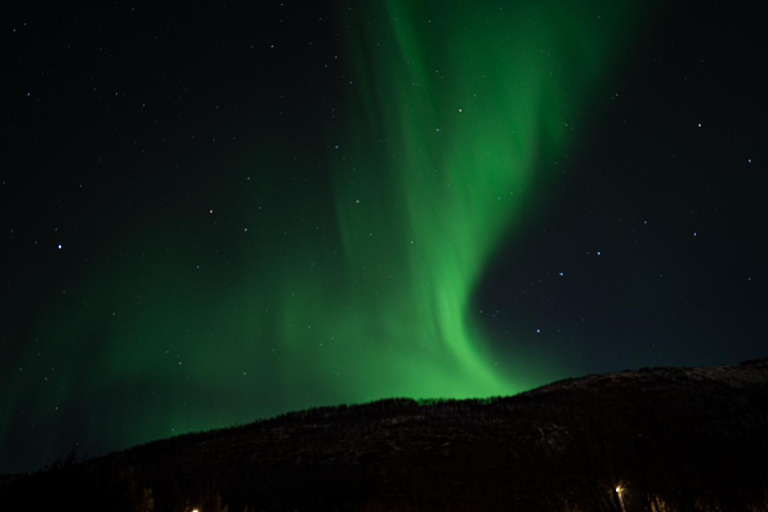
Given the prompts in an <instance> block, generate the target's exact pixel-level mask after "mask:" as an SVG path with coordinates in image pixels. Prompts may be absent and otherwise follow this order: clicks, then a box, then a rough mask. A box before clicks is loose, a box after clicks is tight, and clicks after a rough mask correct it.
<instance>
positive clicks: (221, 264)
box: [0, 0, 768, 472]
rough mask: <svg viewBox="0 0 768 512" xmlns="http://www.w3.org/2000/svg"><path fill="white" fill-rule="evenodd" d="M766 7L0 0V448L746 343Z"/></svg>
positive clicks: (486, 387) (762, 149) (761, 266)
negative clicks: (3, 1) (0, 4)
mask: <svg viewBox="0 0 768 512" xmlns="http://www.w3.org/2000/svg"><path fill="white" fill-rule="evenodd" d="M158 5H160V4H158ZM761 9H762V7H761V3H759V2H747V3H743V2H741V3H740V2H736V3H731V2H727V3H726V2H723V3H717V2H712V1H709V0H705V1H696V2H693V1H679V2H663V3H659V4H656V3H653V2H639V1H629V2H617V1H613V0H611V1H597V0H593V1H589V2H571V1H566V0H563V1H557V0H553V1H546V0H545V1H530V2H515V1H504V0H495V1H486V0H473V1H471V2H469V1H459V0H448V1H442V2H438V1H418V2H417V1H415V0H414V1H405V0H400V1H398V0H390V1H381V0H378V1H364V2H363V1H360V2H352V1H343V0H338V1H325V2H301V3H299V2H290V1H285V2H280V1H279V0H276V1H270V2H252V3H248V4H247V5H246V4H245V3H241V2H232V3H227V4H224V3H208V2H178V3H173V4H170V3H163V4H162V6H158V7H154V8H149V7H145V6H135V5H134V4H131V3H123V2H93V3H92V4H91V5H90V7H89V8H85V9H83V8H77V9H70V8H66V7H64V6H56V7H52V6H51V4H46V5H45V7H43V5H42V4H39V5H35V4H34V3H32V2H12V3H11V7H6V9H5V11H4V14H3V15H2V20H1V21H0V28H1V32H0V56H1V57H2V69H1V70H0V74H1V76H2V89H3V91H4V92H3V101H2V147H3V151H2V158H0V180H1V182H2V183H1V185H0V246H1V247H2V249H0V251H1V252H0V263H1V265H0V286H2V294H1V295H0V300H1V302H0V306H1V308H2V309H0V315H1V316H2V322H0V440H1V443H0V472H11V471H20V470H31V469H35V468H38V467H40V466H42V465H44V464H46V463H50V462H51V461H52V460H54V459H55V458H57V457H59V456H61V455H63V454H65V453H67V452H68V451H70V450H71V449H72V448H74V447H76V448H77V451H78V454H79V455H89V456H95V455H98V454H101V453H105V452H107V451H110V450H114V449H118V448H125V447H128V446H131V445H134V444H137V443H141V442H146V441H149V440H153V439H159V438H165V437H169V436H173V435H176V434H180V433H186V432H190V431H199V430H207V429H211V428H219V427H226V426H231V425H234V424H243V423H248V422H251V421H254V420H256V419H258V418H265V417H269V416H273V415H276V414H280V413H284V412H287V411H291V410H295V409H300V408H306V407H313V406H320V405H335V404H339V403H353V402H365V401H369V400H372V399H378V398H385V397H393V396H398V397H400V396H407V397H414V398H419V397H457V398H458V397H484V396H495V395H509V394H514V393H518V392H520V391H524V390H527V389H531V388H532V387H535V386H539V385H543V384H546V383H548V382H550V381H553V380H556V379H561V378H566V377H576V376H580V375H584V374H588V373H598V372H608V371H614V370H621V369H627V368H634V369H637V368H641V367H648V366H683V365H685V366H689V365H716V364H735V363H738V362H740V361H742V360H745V359H751V358H757V357H765V356H768V344H767V343H766V341H765V340H766V334H767V331H768V329H767V328H766V322H765V318H766V316H767V315H766V313H768V311H766V310H767V308H766V306H768V299H767V298H766V291H767V290H766V269H765V264H766V262H767V261H768V251H766V249H765V247H766V245H768V244H766V240H765V238H766V224H765V221H766V219H768V216H767V215H766V210H765V209H766V206H765V204H766V203H765V197H766V192H767V191H766V186H765V182H766V180H765V173H766V170H768V151H767V148H766V145H767V144H768V125H767V124H766V115H767V114H768V108H766V107H767V106H768V101H766V91H768V83H766V78H765V76H766V72H765V62H764V60H765V55H767V54H768V45H767V44H766V36H765V34H766V31H765V27H764V21H763V18H762V17H761V12H762V11H761Z"/></svg>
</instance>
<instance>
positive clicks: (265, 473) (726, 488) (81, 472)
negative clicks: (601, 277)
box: [6, 359, 768, 512]
mask: <svg viewBox="0 0 768 512" xmlns="http://www.w3.org/2000/svg"><path fill="white" fill-rule="evenodd" d="M760 458H763V459H765V460H768V359H759V360H752V361H746V362H743V363H741V364H739V365H735V366H714V367H695V368H644V369H640V370H636V371H630V370H625V371H621V372H614V373H610V374H603V375H587V376H585V377H581V378H576V379H565V380H562V381H557V382H554V383H552V384H549V385H545V386H542V387H540V388H537V389H534V390H530V391H528V392H524V393H521V394H518V395H514V396H508V397H493V398H489V399H479V400H478V399H469V400H433V401H428V400H427V401H416V400H412V399H387V400H380V401H376V402H371V403H368V404H359V405H351V406H345V405H342V406H336V407H321V408H314V409H308V410H304V411H296V412H291V413H286V414H283V415H280V416H277V417H274V418H270V419H265V420H259V421H257V422H254V423H251V424H248V425H240V426H236V427H230V428H228V429H219V430H213V431H209V432H202V433H194V434H185V435H181V436H176V437H173V438H170V439H164V440H159V441H153V442H151V443H146V444H143V445H139V446H136V447H133V448H129V449H127V450H122V451H119V452H114V453H111V454H108V455H105V456H103V457H99V458H97V459H93V460H90V461H85V462H83V463H81V464H71V467H67V468H58V469H57V468H54V470H53V471H49V472H44V473H41V474H39V475H32V476H30V477H26V478H18V479H16V480H15V483H14V484H13V485H7V491H6V492H7V493H9V494H14V493H15V495H16V496H19V495H24V489H25V486H26V488H27V489H29V488H30V486H31V485H33V483H34V486H35V487H38V488H39V487H41V486H43V487H44V486H45V485H51V486H53V487H56V488H58V487H62V486H61V485H59V484H61V482H62V481H65V480H66V478H74V477H72V475H77V478H75V482H74V483H71V484H70V487H72V486H74V488H78V489H80V491H79V492H80V493H86V494H87V493H89V492H91V491H92V490H93V489H94V488H96V487H98V485H96V484H94V481H97V482H102V484H103V482H105V481H108V482H109V481H112V480H114V481H116V482H121V481H122V482H125V481H126V479H127V481H128V482H129V483H130V485H128V484H125V485H123V486H124V487H126V488H127V489H129V490H127V491H126V490H123V491H120V492H122V493H123V494H124V495H125V496H128V495H130V496H129V497H128V498H126V497H125V496H124V497H123V501H124V502H125V503H134V505H133V508H130V507H131V505H126V506H127V507H128V508H125V510H138V508H136V507H139V505H140V503H141V499H142V496H143V495H142V492H144V491H145V490H148V492H150V494H151V495H152V499H153V503H154V505H155V508H154V509H155V510H173V511H174V512H175V511H177V510H178V511H181V510H191V508H189V507H192V506H194V504H195V503H198V502H203V501H205V500H210V499H212V498H211V496H215V497H216V496H217V497H218V499H219V501H218V502H216V500H215V499H214V500H213V502H216V503H218V505H214V506H213V508H216V506H219V508H220V509H223V507H224V505H222V503H224V504H228V505H229V506H230V509H231V510H233V511H235V510H237V511H238V512H239V510H243V509H244V507H246V506H250V507H253V510H413V511H418V510H477V509H478V508H479V507H482V508H485V509H490V510H509V509H510V507H511V508H513V509H515V508H517V509H520V510H531V511H537V510H541V511H548V510H552V511H556V510H563V511H570V512H575V511H577V510H579V511H581V510H584V511H586V510H605V511H612V510H622V511H623V512H627V511H631V510H638V511H646V510H653V511H654V512H660V511H669V512H671V511H677V510H679V511H684V510H697V511H705V510H713V511H714V510H722V511H725V510H748V508H747V507H750V506H756V507H758V506H759V507H762V506H768V484H767V482H768V469H765V468H761V467H759V466H757V469H755V467H756V466H755V461H756V460H759V459H760ZM57 471H58V473H57ZM67 472H68V473H67ZM56 474H58V476H56ZM52 475H53V476H52ZM67 475H68V476H67ZM94 475H96V476H97V477H98V478H96V476H94ZM125 475H130V476H129V477H126V476H125ZM78 478H79V480H78ZM57 479H58V480H57ZM41 482H42V483H41ZM45 482H47V484H46V483H45ZM100 485H101V484H100ZM115 485H117V484H115ZM57 486H58V487H57ZM64 487H65V489H64V490H59V491H58V492H54V493H53V494H60V495H62V494H64V495H66V494H67V493H68V492H69V490H67V486H64ZM113 487H114V486H113ZM117 487H120V485H117ZM131 489H132V490H131ZM617 489H621V493H619V492H618V491H617ZM113 492H116V491H114V490H113ZM27 493H30V491H29V490H28V491H27ZM91 493H92V492H91ZM107 494H109V493H107ZM131 500H133V501H131ZM697 503H698V505H697ZM42 505H45V504H42ZM653 507H655V508H653ZM707 507H708V508H707ZM717 507H719V508H717ZM210 508H211V506H210V505H209V507H208V509H210ZM200 510H202V508H201V509H200ZM754 510H764V509H762V508H755V509H754Z"/></svg>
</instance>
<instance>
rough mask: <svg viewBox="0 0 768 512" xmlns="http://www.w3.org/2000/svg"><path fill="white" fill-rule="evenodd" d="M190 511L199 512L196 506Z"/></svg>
mask: <svg viewBox="0 0 768 512" xmlns="http://www.w3.org/2000/svg"><path fill="white" fill-rule="evenodd" d="M192 512H200V511H199V510H198V509H196V508H193V509H192Z"/></svg>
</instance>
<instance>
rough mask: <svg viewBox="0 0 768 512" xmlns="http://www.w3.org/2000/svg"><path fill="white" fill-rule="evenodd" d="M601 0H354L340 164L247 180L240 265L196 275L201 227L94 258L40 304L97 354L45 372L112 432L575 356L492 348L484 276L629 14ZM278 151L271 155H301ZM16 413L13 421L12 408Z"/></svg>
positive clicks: (448, 393) (61, 347)
mask: <svg viewBox="0 0 768 512" xmlns="http://www.w3.org/2000/svg"><path fill="white" fill-rule="evenodd" d="M587 4H590V5H589V6H585V4H584V3H583V2H568V1H553V2H546V1H545V2H538V1H537V2H527V3H525V4H523V3H519V4H518V3H513V2H485V1H474V2H460V1H452V2H439V3H438V2H431V1H430V2H427V1H418V2H417V1H390V2H384V3H380V2H363V3H361V4H360V9H362V10H358V9H357V8H353V9H349V10H347V9H345V10H343V11H341V12H340V18H341V20H342V22H343V24H344V30H343V31H341V30H340V31H341V32H342V33H343V37H344V41H345V42H344V45H345V49H346V53H345V54H343V55H342V59H341V61H340V62H342V64H343V65H344V66H345V84H347V82H346V81H349V82H352V83H351V84H348V85H349V87H347V88H346V89H345V91H346V92H345V94H347V95H346V96H344V99H343V102H344V105H343V109H342V111H340V112H339V115H338V116H337V119H335V120H334V121H333V122H331V121H328V125H327V126H324V127H323V126H321V127H319V129H322V130H324V131H325V133H327V134H328V140H327V141H326V142H327V144H326V147H327V148H328V153H327V155H326V156H327V161H326V162H325V164H324V167H325V169H327V170H328V177H326V178H324V179H326V181H327V182H326V183H323V184H321V185H319V186H316V187H315V186H311V185H301V184H298V185H296V186H295V188H294V189H293V192H292V195H291V196H290V197H276V194H274V193H273V192H272V191H273V190H274V189H276V188H277V186H276V185H275V182H277V181H279V180H281V179H283V178H278V177H274V178H265V177H262V178H259V179H258V180H253V181H249V182H247V183H246V182H243V189H244V190H243V191H238V192H237V193H242V194H252V196H249V197H251V198H252V200H251V204H252V205H253V209H252V211H251V212H247V214H246V217H248V219H246V220H244V225H246V226H249V230H248V232H247V233H243V228H242V227H237V228H233V235H232V236H239V237H240V239H242V240H243V242H242V243H240V245H239V246H237V247H236V249H234V250H233V253H237V254H241V255H242V257H241V258H240V259H239V260H237V261H235V263H234V264H235V265H237V266H238V269H237V272H233V271H232V270H228V271H225V270H216V269H215V268H214V267H215V265H214V264H212V263H211V264H208V263H209V261H206V260H205V258H202V261H201V263H202V265H201V267H202V268H203V269H204V270H205V269H208V273H207V274H202V273H201V272H198V273H195V274H194V276H195V277H194V278H192V277H189V274H190V271H189V268H194V261H195V260H194V259H193V258H192V257H189V258H188V259H189V265H187V266H185V267H184V268H182V266H180V265H179V260H180V259H183V258H180V257H179V256H170V255H169V254H168V251H167V250H165V251H164V250H163V248H166V247H177V248H178V251H177V252H178V253H182V254H183V253H184V251H186V250H188V249H186V248H188V247H189V246H190V243H189V242H188V241H186V240H182V239H180V238H181V235H179V239H174V236H173V235H171V234H169V233H171V230H170V229H167V230H163V229H159V228H158V229H157V230H156V231H155V232H154V234H149V235H148V234H147V233H141V234H140V235H139V234H137V235H136V238H137V240H141V242H138V241H136V242H135V246H136V247H140V248H142V252H143V253H144V254H142V255H141V256H138V255H137V256H135V261H128V262H125V263H121V267H120V268H119V269H118V268H112V269H103V272H104V274H101V275H102V276H120V277H90V278H88V279H86V280H84V281H82V282H84V283H86V284H81V285H79V288H77V287H76V288H75V289H74V290H72V291H69V290H68V295H67V299H68V302H63V301H64V299H55V300H56V301H61V303H58V302H53V303H51V304H50V309H48V311H51V310H52V311H54V312H53V313H50V315H51V318H43V317H42V316H41V317H40V318H38V321H37V322H36V325H37V332H36V333H35V337H36V338H37V339H39V340H43V341H40V343H41V344H42V343H49V346H48V347H47V352H46V351H44V352H45V354H47V356H46V355H44V356H43V357H48V359H49V360H48V361H47V362H46V363H41V364H44V365H49V366H56V362H55V360H56V359H57V357H60V356H61V357H63V354H64V353H66V352H69V351H72V350H73V348H72V347H75V348H74V351H75V352H79V353H81V354H83V355H84V361H87V362H83V363H82V364H81V366H80V367H78V366H76V365H71V366H69V367H68V368H61V369H58V368H57V373H56V382H57V384H56V385H51V386H48V385H47V384H46V385H44V384H41V383H39V382H38V383H34V384H33V383H32V382H30V383H29V386H30V388H29V389H30V390H31V391H30V393H35V396H37V398H36V400H37V401H38V402H39V403H41V404H44V407H45V408H46V410H53V408H54V406H56V407H59V408H60V412H59V414H62V415H63V414H70V415H79V416H80V417H81V419H80V424H82V429H81V431H79V432H78V433H77V434H76V436H82V438H85V439H100V440H102V443H103V446H102V448H104V447H106V448H109V449H111V448H114V447H116V446H128V445H130V444H135V443H138V442H143V441H147V440H150V439H154V438H159V437H166V436H168V435H172V434H174V433H182V432H187V431H194V430H201V429H208V428H213V427H222V426H228V425H232V424H236V423H246V422H250V421H253V420H254V419H256V418H258V417H265V416H269V415H274V414H277V413H281V412H285V411H288V410H293V409H298V408H304V407H311V406H317V405H329V404H337V403H350V402H361V401H367V400H371V399H378V398H385V397H393V396H409V397H423V398H426V397H446V398H447V397H453V398H460V397H482V396H493V395H509V394H514V393H516V392H519V391H522V390H524V389H528V388H530V387H531V386H533V385H537V384H542V383H544V382H546V380H547V379H550V378H553V377H556V376H558V375H561V373H559V372H560V371H561V369H560V368H558V367H557V363H556V362H553V358H554V357H555V356H554V355H553V354H547V355H546V357H543V356H542V355H541V353H537V352H535V351H533V349H527V352H524V351H523V349H522V348H521V349H518V350H516V352H515V353H509V351H507V352H501V351H500V350H499V349H498V347H496V348H493V346H492V344H491V343H490V342H489V340H488V337H487V336H488V335H487V333H484V330H483V326H482V324H481V322H480V321H479V320H478V318H476V317H475V316H474V315H473V311H474V308H473V307H472V298H473V292H474V291H475V289H476V287H477V285H478V283H479V282H481V280H482V279H483V271H484V268H485V267H486V266H487V264H488V262H489V260H490V259H491V258H493V256H494V252H495V251H496V250H497V249H498V248H499V246H500V245H501V244H502V243H503V242H504V241H505V240H506V239H508V238H509V236H510V233H511V229H512V227H513V225H514V223H515V219H516V216H517V215H519V214H520V212H521V211H522V210H523V209H524V208H534V207H535V206H532V203H534V202H536V200H537V199H536V198H534V197H531V186H532V183H533V182H534V180H539V182H541V181H542V179H541V178H539V177H537V176H536V174H535V173H537V172H538V173H547V172H551V171H548V170H547V169H546V166H545V165H543V164H542V162H545V161H546V162H551V161H553V160H554V159H556V158H557V156H558V155H562V154H563V151H564V147H565V144H566V143H567V140H566V139H567V136H568V134H569V133H571V132H570V129H569V128H567V126H566V123H568V121H569V119H572V118H573V117H574V115H575V114H574V113H575V112H576V111H578V110H579V109H581V108H586V105H587V104H588V102H589V98H590V96H589V92H590V89H594V87H595V86H596V84H597V81H598V79H600V75H601V74H605V73H607V71H606V63H607V62H609V58H610V57H611V53H613V49H614V48H615V46H616V45H617V39H618V36H619V35H620V31H621V30H622V27H624V28H626V25H627V24H626V22H623V23H622V22H621V21H622V20H626V18H627V16H626V15H627V14H628V13H626V12H624V11H626V7H622V6H621V5H620V4H622V2H608V1H605V2H588V3H587ZM340 25H341V23H340ZM609 50H610V52H609ZM334 123H335V124H334ZM340 123H341V125H342V126H343V128H340V127H339V124H340ZM301 136H303V134H297V138H300V137H301ZM337 145H338V148H336V146H337ZM286 151H287V150H286ZM265 153H269V151H265ZM273 153H274V152H273ZM543 155H546V157H544V156H543ZM262 158H263V160H262V161H260V162H258V163H257V164H255V165H256V166H257V167H260V168H268V167H270V166H273V167H275V168H278V167H280V166H282V165H283V163H284V162H283V161H282V160H280V158H281V157H277V156H274V154H273V155H272V156H271V157H262ZM269 158H272V161H264V160H267V159H269ZM284 160H285V161H289V160H290V158H288V157H285V158H284ZM316 161H317V155H313V156H312V157H306V156H305V157H300V160H299V161H298V163H297V164H296V165H307V166H309V165H313V162H316ZM252 165H253V164H252ZM219 168H220V165H219ZM237 172H238V173H240V171H239V170H238V171H237ZM252 172H254V171H248V170H244V171H243V172H242V173H240V174H238V176H240V175H242V176H245V175H249V174H251V173H252ZM270 180H272V181H270ZM246 185H247V186H249V187H251V188H250V189H247V188H246ZM329 201H333V202H334V207H333V208H329V207H328V202H329ZM225 203H226V199H224V200H222V201H221V204H220V205H219V206H218V207H217V210H216V215H225V214H226V213H227V206H226V204H225ZM206 210H207V208H206ZM207 214H208V212H207V211H206V212H205V215H207ZM233 215H234V214H233ZM278 217H279V218H280V219H281V221H280V227H279V228H277V227H275V226H273V225H272V224H274V219H275V218H278ZM270 219H272V221H270ZM270 222H272V224H270ZM235 224H236V223H235ZM135 252H136V253H138V250H137V251H135ZM189 252H192V251H191V249H189ZM209 259H210V261H211V262H212V261H213V256H210V258H209ZM198 261H200V259H198ZM200 276H203V277H200ZM225 281H226V285H224V284H222V283H223V282H225ZM73 294H74V296H75V297H76V298H77V300H72V296H73ZM71 304H76V307H74V306H71ZM532 336H535V333H532ZM45 340H48V341H45ZM50 340H54V341H53V342H50ZM522 345H524V344H522ZM36 351H37V348H34V347H33V348H30V349H29V353H30V355H29V357H28V358H27V361H26V365H27V366H34V365H35V364H37V363H36V359H35V358H36V357H37V356H35V355H33V353H34V352H36ZM541 361H546V364H543V363H542V362H541ZM36 382H37V381H36ZM15 395H18V396H21V395H20V394H19V393H16V394H15ZM82 404H89V405H88V407H87V410H86V406H84V405H82ZM11 409H13V407H9V408H8V409H7V410H6V411H10V410H11ZM0 421H2V422H4V425H5V427H4V428H5V430H7V429H8V428H11V427H9V425H10V422H11V420H10V416H9V415H8V414H6V415H5V417H4V418H0ZM41 421H42V420H41ZM56 422H57V420H56V419H55V418H54V419H49V420H47V427H44V428H49V429H51V432H52V434H51V447H54V446H56V445H57V442H58V443H60V442H63V441H61V439H69V438H68V437H67V436H70V437H71V436H73V435H74V434H72V432H68V433H67V432H58V434H57V433H56V432H57V430H56V429H57V423H56ZM68 424H71V422H69V423H68ZM0 427H3V425H0ZM2 431H3V430H0V432H2ZM57 435H58V436H60V437H61V439H57V438H56V436H57ZM92 449H93V450H94V451H98V450H99V447H98V446H95V447H93V448H92Z"/></svg>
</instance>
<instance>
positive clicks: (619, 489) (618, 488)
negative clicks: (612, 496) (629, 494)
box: [616, 485, 624, 497]
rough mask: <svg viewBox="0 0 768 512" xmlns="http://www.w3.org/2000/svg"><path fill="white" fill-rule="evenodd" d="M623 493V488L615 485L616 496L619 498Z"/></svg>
mask: <svg viewBox="0 0 768 512" xmlns="http://www.w3.org/2000/svg"><path fill="white" fill-rule="evenodd" d="M623 492H624V488H623V487H622V486H620V485H617V486H616V494H618V495H619V497H621V493H623Z"/></svg>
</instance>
